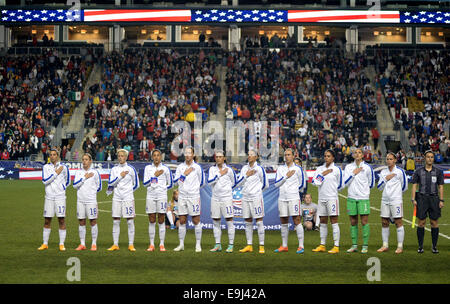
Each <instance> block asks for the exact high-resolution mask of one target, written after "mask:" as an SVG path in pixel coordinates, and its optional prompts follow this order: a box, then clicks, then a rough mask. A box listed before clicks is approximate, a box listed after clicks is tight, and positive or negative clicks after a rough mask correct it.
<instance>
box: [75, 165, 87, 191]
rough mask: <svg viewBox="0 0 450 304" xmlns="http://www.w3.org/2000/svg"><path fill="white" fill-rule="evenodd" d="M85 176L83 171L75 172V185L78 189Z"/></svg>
mask: <svg viewBox="0 0 450 304" xmlns="http://www.w3.org/2000/svg"><path fill="white" fill-rule="evenodd" d="M84 181H85V177H84V175H83V171H81V170H77V171H76V172H75V178H74V179H73V187H74V188H75V189H76V190H78V189H79V188H80V187H81V186H82V185H83V183H84Z"/></svg>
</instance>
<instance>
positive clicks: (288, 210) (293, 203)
mask: <svg viewBox="0 0 450 304" xmlns="http://www.w3.org/2000/svg"><path fill="white" fill-rule="evenodd" d="M300 203H301V202H300V199H298V200H297V199H296V200H290V201H284V200H278V213H279V214H280V217H287V216H298V215H300V209H301V208H300Z"/></svg>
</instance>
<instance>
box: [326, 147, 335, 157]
mask: <svg viewBox="0 0 450 304" xmlns="http://www.w3.org/2000/svg"><path fill="white" fill-rule="evenodd" d="M327 152H328V153H330V154H331V155H333V158H335V157H336V155H335V153H334V151H333V150H331V149H326V150H325V153H327ZM325 153H324V154H325Z"/></svg>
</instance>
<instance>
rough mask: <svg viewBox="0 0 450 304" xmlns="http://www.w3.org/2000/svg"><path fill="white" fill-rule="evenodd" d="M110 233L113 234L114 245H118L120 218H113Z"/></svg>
mask: <svg viewBox="0 0 450 304" xmlns="http://www.w3.org/2000/svg"><path fill="white" fill-rule="evenodd" d="M112 234H113V242H114V245H116V246H119V235H120V220H113V231H112Z"/></svg>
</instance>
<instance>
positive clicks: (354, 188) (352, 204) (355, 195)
mask: <svg viewBox="0 0 450 304" xmlns="http://www.w3.org/2000/svg"><path fill="white" fill-rule="evenodd" d="M353 158H354V159H355V161H354V162H353V163H351V164H348V165H347V166H345V170H344V186H345V187H348V195H347V196H348V199H347V213H348V215H349V216H350V225H351V226H350V235H351V238H352V247H351V248H350V249H348V250H347V252H349V253H351V252H357V251H358V214H359V215H360V217H361V225H362V237H363V246H362V249H361V253H367V250H368V246H369V236H370V228H369V214H370V201H369V198H370V189H371V188H373V186H374V184H375V175H374V173H373V170H372V167H371V166H370V165H368V164H367V163H365V162H364V161H363V160H362V159H363V151H362V149H361V148H357V149H356V150H355V152H353Z"/></svg>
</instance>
